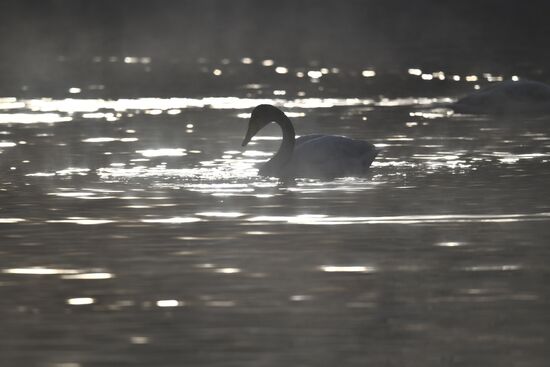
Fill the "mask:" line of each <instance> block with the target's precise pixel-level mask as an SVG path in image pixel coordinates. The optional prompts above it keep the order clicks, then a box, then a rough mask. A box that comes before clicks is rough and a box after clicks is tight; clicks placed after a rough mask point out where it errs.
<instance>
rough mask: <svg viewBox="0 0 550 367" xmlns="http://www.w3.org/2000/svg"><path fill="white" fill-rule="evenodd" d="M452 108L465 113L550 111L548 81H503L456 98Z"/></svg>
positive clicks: (531, 112) (500, 113)
mask: <svg viewBox="0 0 550 367" xmlns="http://www.w3.org/2000/svg"><path fill="white" fill-rule="evenodd" d="M452 108H453V110H454V111H455V112H457V113H466V114H486V115H517V114H530V115H541V114H549V113H550V85H547V84H544V83H541V82H536V81H532V80H520V81H505V82H501V83H498V84H495V85H493V86H491V87H489V88H485V89H482V90H479V91H477V92H474V93H472V94H469V95H467V96H466V97H464V98H462V99H459V100H458V101H457V102H455V103H454V104H453V106H452Z"/></svg>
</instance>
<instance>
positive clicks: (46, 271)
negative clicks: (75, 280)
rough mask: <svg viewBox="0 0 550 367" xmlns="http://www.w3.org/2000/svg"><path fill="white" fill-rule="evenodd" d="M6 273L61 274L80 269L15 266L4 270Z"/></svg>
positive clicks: (73, 272)
mask: <svg viewBox="0 0 550 367" xmlns="http://www.w3.org/2000/svg"><path fill="white" fill-rule="evenodd" d="M2 272H3V273H6V274H23V275H61V274H75V273H78V270H74V269H51V268H41V267H32V268H13V269H5V270H2Z"/></svg>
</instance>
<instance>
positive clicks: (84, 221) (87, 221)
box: [46, 195, 114, 226]
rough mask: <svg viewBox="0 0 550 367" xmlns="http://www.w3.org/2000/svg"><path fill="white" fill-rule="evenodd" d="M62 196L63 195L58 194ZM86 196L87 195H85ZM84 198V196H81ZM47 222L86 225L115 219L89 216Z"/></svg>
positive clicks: (104, 222)
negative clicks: (91, 217)
mask: <svg viewBox="0 0 550 367" xmlns="http://www.w3.org/2000/svg"><path fill="white" fill-rule="evenodd" d="M58 196H61V195H58ZM84 197H85V196H84ZM79 198H80V199H82V197H79ZM46 222H47V223H73V224H80V225H84V226H93V225H98V224H108V223H113V222H114V221H112V220H109V219H87V218H80V217H71V218H67V219H59V220H53V219H52V220H47V221H46Z"/></svg>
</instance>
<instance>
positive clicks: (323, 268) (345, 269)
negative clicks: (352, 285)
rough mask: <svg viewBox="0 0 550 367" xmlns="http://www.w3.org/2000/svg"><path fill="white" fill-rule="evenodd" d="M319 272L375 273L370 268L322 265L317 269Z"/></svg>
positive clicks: (373, 269)
mask: <svg viewBox="0 0 550 367" xmlns="http://www.w3.org/2000/svg"><path fill="white" fill-rule="evenodd" d="M319 268H320V269H321V271H325V272H327V273H372V272H374V271H376V269H375V268H373V267H371V266H334V265H322V266H320V267H319Z"/></svg>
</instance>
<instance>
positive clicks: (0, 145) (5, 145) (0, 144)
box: [0, 141, 17, 148]
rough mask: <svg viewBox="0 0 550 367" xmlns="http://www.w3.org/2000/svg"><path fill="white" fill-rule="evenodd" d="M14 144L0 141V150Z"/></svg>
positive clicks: (14, 144)
mask: <svg viewBox="0 0 550 367" xmlns="http://www.w3.org/2000/svg"><path fill="white" fill-rule="evenodd" d="M16 145H17V144H16V143H13V142H11V141H0V148H10V147H14V146H16Z"/></svg>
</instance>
